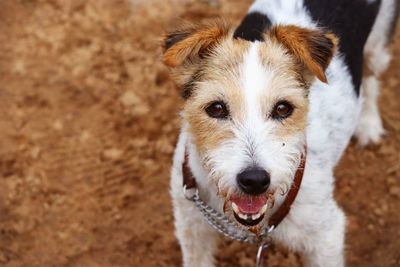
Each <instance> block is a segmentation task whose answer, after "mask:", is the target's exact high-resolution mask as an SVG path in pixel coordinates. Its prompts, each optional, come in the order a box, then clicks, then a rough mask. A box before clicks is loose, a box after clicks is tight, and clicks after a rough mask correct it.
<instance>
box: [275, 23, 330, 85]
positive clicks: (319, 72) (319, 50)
mask: <svg viewBox="0 0 400 267" xmlns="http://www.w3.org/2000/svg"><path fill="white" fill-rule="evenodd" d="M270 36H271V37H275V38H276V39H277V40H278V41H279V42H281V43H282V44H283V45H284V46H285V47H286V48H287V49H289V51H290V52H291V53H293V54H294V55H295V57H296V58H297V59H298V60H299V61H300V62H301V63H303V64H304V65H305V66H306V67H307V68H308V69H309V70H310V71H311V72H312V73H313V74H314V75H315V76H316V77H317V78H318V79H319V80H321V81H322V82H325V83H326V82H327V79H326V76H325V70H326V68H327V67H328V65H329V63H330V61H331V59H332V57H333V55H334V52H335V50H336V46H337V38H336V37H335V35H333V34H331V33H324V32H322V31H320V30H310V29H305V28H300V27H297V26H276V27H274V28H273V29H272V30H271V31H270Z"/></svg>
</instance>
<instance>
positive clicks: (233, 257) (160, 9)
mask: <svg viewBox="0 0 400 267" xmlns="http://www.w3.org/2000/svg"><path fill="white" fill-rule="evenodd" d="M228 2H229V4H228ZM250 3H251V1H249V0H242V1H240V0H231V1H228V0H221V1H217V0H214V1H210V0H208V1H193V0H165V1H161V0H148V1H145V0H141V1H140V0H132V1H131V3H128V2H125V1H123V0H112V1H109V0H71V1H62V0H58V1H56V0H54V1H51V0H19V1H13V0H2V1H0V17H1V23H0V266H7V267H22V266H29V267H51V266H56V267H61V266H64V267H84V266H85V267H100V266H101V267H108V266H114V267H133V266H144V267H150V266H157V267H166V266H179V265H180V262H181V254H180V250H179V246H178V243H177V241H176V240H175V237H174V235H173V218H172V211H171V204H170V198H169V192H168V191H169V188H168V184H169V170H170V165H171V156H172V153H173V149H174V144H175V142H176V138H177V134H178V129H179V119H178V111H179V108H180V105H181V103H182V102H181V100H180V97H179V92H178V89H177V88H176V87H175V85H174V84H173V82H172V81H171V79H170V77H169V75H168V72H167V70H166V68H165V67H164V66H163V65H162V64H161V62H160V48H159V37H160V36H161V35H162V33H163V32H164V31H165V30H166V29H167V28H170V27H171V26H172V25H176V24H177V21H178V20H177V17H179V18H183V19H185V20H191V21H200V20H203V19H208V18H213V17H216V16H219V15H221V16H223V17H225V18H227V19H230V20H232V21H233V22H235V23H237V22H238V21H239V20H240V18H241V17H242V16H243V15H244V14H245V12H246V10H247V7H248V6H249V5H250ZM393 48H394V49H393V50H394V60H393V62H392V65H391V67H390V70H389V71H388V72H387V73H386V74H385V76H384V78H383V90H382V96H381V101H380V103H381V109H382V111H383V119H384V124H385V128H386V129H387V134H386V137H385V139H384V140H383V142H382V144H380V145H375V146H370V147H368V148H366V149H359V148H357V147H356V146H355V145H354V144H352V145H351V146H350V147H349V149H348V151H347V153H346V156H345V157H344V158H343V160H342V161H341V164H340V165H339V166H338V167H337V170H336V177H337V190H336V197H337V200H338V201H339V203H340V205H341V206H342V207H343V208H344V210H345V212H346V214H347V216H348V228H347V229H348V235H347V261H348V263H349V266H363V267H372V266H374V267H389V266H400V215H399V210H400V152H399V151H400V105H399V100H400V61H399V58H400V35H399V34H397V36H396V42H395V44H394V46H393ZM221 246H222V249H223V250H224V253H220V254H219V255H218V260H219V266H223V267H227V266H230V267H232V266H233V267H237V266H254V265H253V264H254V254H255V248H254V247H250V246H247V245H241V244H238V243H236V242H231V241H225V242H223V244H222V245H221ZM267 262H268V266H270V267H277V266H287V267H298V266H300V264H299V260H298V256H296V255H295V254H293V253H291V252H288V251H286V250H285V249H284V248H281V247H275V248H273V249H272V250H271V251H270V253H269V254H268V260H267Z"/></svg>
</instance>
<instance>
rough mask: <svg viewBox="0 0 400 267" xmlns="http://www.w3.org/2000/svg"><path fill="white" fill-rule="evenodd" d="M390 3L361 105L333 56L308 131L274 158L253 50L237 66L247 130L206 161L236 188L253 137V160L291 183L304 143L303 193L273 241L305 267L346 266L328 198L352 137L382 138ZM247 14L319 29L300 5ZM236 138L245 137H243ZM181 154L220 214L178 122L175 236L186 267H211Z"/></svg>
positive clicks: (291, 0) (339, 224) (211, 239)
mask: <svg viewBox="0 0 400 267" xmlns="http://www.w3.org/2000/svg"><path fill="white" fill-rule="evenodd" d="M394 1H395V0H383V3H382V5H383V8H382V9H381V11H380V14H379V16H378V21H377V22H376V24H375V26H374V28H373V31H372V33H371V36H370V37H369V39H368V43H367V45H366V48H365V55H366V63H367V64H368V66H369V68H370V69H371V70H372V73H373V74H372V75H371V76H368V77H364V78H363V82H362V95H363V100H361V99H360V98H357V96H356V95H355V94H354V89H353V85H352V80H351V77H350V74H349V72H348V71H347V69H346V65H345V63H344V60H343V58H342V57H341V56H340V54H336V55H335V57H334V58H333V60H332V62H331V64H330V66H329V68H328V70H327V76H328V81H329V84H324V83H322V82H320V81H315V82H314V84H313V85H312V88H311V89H310V95H309V100H310V107H309V113H308V114H309V115H308V126H307V128H306V133H305V135H296V136H295V137H292V138H293V139H292V140H290V141H289V142H288V144H287V145H286V149H287V151H290V150H291V149H293V154H292V157H293V158H292V159H284V158H282V157H284V155H286V156H287V155H288V154H291V153H290V152H288V153H286V154H282V155H281V156H279V155H280V154H279V151H280V148H278V147H277V144H276V143H277V142H274V140H273V139H272V140H271V139H268V138H269V136H264V135H262V134H259V132H260V131H262V130H264V132H265V128H263V127H268V126H266V125H265V124H263V122H262V121H261V119H260V114H259V112H258V109H257V108H256V107H257V105H258V104H257V99H258V96H259V94H260V90H261V89H262V88H263V90H265V88H266V87H268V83H269V76H268V75H266V73H268V70H266V69H263V66H262V65H261V64H259V59H258V54H257V53H255V51H256V49H257V46H258V42H254V43H252V44H251V48H250V49H249V51H248V52H247V54H246V56H245V59H244V62H243V63H242V66H241V84H242V89H243V90H244V92H245V97H246V101H247V107H249V108H248V110H247V112H246V116H247V117H246V118H247V119H248V120H247V121H248V124H247V125H243V128H242V129H241V131H240V132H238V133H237V134H236V136H237V138H235V139H233V140H234V141H231V143H227V144H224V145H223V146H221V147H220V148H217V149H215V150H214V151H213V152H212V153H213V154H212V155H210V157H209V158H211V161H212V162H211V165H212V166H213V167H214V171H215V172H218V173H219V174H223V175H222V178H221V180H220V182H219V183H222V184H221V186H223V187H225V188H230V187H232V188H233V187H235V184H234V183H235V178H234V177H235V176H236V175H237V173H238V172H239V171H240V170H241V169H243V167H245V166H246V164H247V163H248V160H250V159H249V158H246V155H244V153H243V150H245V149H243V146H244V145H243V143H244V142H246V140H245V139H246V138H247V137H248V135H251V138H252V140H253V141H254V143H255V147H256V148H257V150H256V153H255V155H256V156H255V157H256V159H255V160H257V162H258V163H259V164H260V165H261V166H263V167H265V168H266V169H268V168H271V166H274V167H273V169H268V170H269V172H283V173H284V172H286V173H285V174H282V175H280V174H279V173H278V175H273V176H275V177H283V178H282V179H287V178H285V177H292V176H293V174H294V172H295V171H296V167H297V166H298V163H299V159H300V153H299V151H301V148H299V147H298V146H301V145H302V144H304V141H305V140H306V142H307V146H308V149H307V151H308V156H307V162H306V167H305V173H304V178H303V183H302V186H301V189H300V191H299V194H298V196H297V199H296V201H295V202H294V203H293V206H292V209H291V212H290V213H289V214H288V216H287V217H286V218H285V220H284V221H283V222H282V223H281V224H280V225H279V227H277V229H276V230H275V231H274V232H273V235H272V237H273V239H274V241H276V242H279V243H282V244H284V245H285V246H287V247H289V248H290V249H291V250H294V251H298V252H300V253H301V254H302V256H303V259H304V263H305V266H309V267H341V266H344V265H345V263H344V234H345V224H346V223H345V216H344V214H343V212H342V210H341V209H340V208H339V207H338V205H337V204H336V202H335V200H334V199H333V196H332V194H333V183H334V178H333V168H334V166H335V165H336V164H337V162H338V160H339V159H340V157H341V155H342V153H343V151H344V150H345V148H346V146H347V144H348V142H349V140H350V138H351V136H352V135H353V133H354V132H355V134H356V136H357V137H358V138H359V142H360V143H361V144H363V145H365V144H367V143H368V142H370V141H373V142H377V141H379V138H380V137H381V135H382V133H383V127H382V122H381V119H380V116H379V113H378V109H377V104H376V100H377V99H376V98H377V95H378V89H379V83H378V77H379V75H380V74H381V73H382V72H383V71H384V70H385V69H386V67H387V65H388V62H389V58H390V57H389V54H388V53H387V50H386V43H387V42H386V40H385V38H386V35H385V31H387V30H388V21H390V17H388V16H386V15H385V14H386V13H387V14H390V12H387V11H388V10H389V9H390V8H391V7H393V5H394ZM250 10H251V11H259V12H261V13H264V14H267V15H268V17H269V18H270V19H271V20H272V22H273V24H275V23H276V22H279V23H282V24H295V25H299V26H304V27H308V28H315V27H316V25H315V23H314V22H313V21H312V20H311V18H310V16H309V15H308V14H307V11H306V10H305V9H304V8H303V5H302V1H300V0H285V1H276V0H258V1H256V2H255V3H254V4H253V6H252V7H251V8H250ZM270 75H273V74H272V73H270ZM249 88H251V90H250V89H249ZM250 107H252V108H250ZM361 110H362V112H361ZM360 114H361V118H360ZM357 125H358V126H357ZM356 126H357V130H356ZM271 127H272V126H271ZM355 130H356V131H355ZM241 136H247V137H246V138H241ZM291 146H293V148H292V147H291ZM185 148H186V149H187V151H188V154H189V166H190V168H191V170H192V172H193V174H194V176H195V177H196V180H197V183H198V187H199V191H200V194H201V197H202V198H203V199H204V200H206V201H207V203H208V204H209V205H211V206H213V207H214V208H215V209H217V210H219V211H221V212H222V209H223V204H224V200H223V199H221V198H220V197H218V196H217V186H216V185H215V184H214V183H211V182H210V181H209V179H208V177H209V173H208V171H207V170H206V169H204V167H203V166H204V165H203V164H202V162H201V159H200V156H199V153H198V151H197V149H196V146H195V145H194V142H193V141H192V136H191V135H190V133H189V131H188V124H187V122H186V121H183V125H182V130H181V133H180V137H179V141H178V144H177V148H176V151H175V156H174V163H173V169H172V180H171V193H172V197H173V204H174V215H175V227H176V235H177V237H178V239H179V242H180V245H181V248H182V253H183V264H184V266H186V267H212V266H214V264H215V263H214V256H213V255H214V253H215V251H216V248H217V233H216V231H215V230H213V229H212V228H211V227H210V226H209V225H208V224H207V222H206V221H205V219H204V218H203V216H202V215H201V213H200V212H199V211H198V210H197V209H196V207H195V206H194V205H193V203H192V202H190V201H188V200H186V198H185V197H184V195H183V192H182V179H183V178H182V162H183V159H184V153H185ZM287 151H286V152H287ZM251 160H254V159H251ZM288 172H289V173H288ZM274 182H276V183H280V182H283V183H285V182H287V181H285V180H281V181H279V180H278V181H276V180H275V181H274ZM281 201H282V199H279V198H278V199H277V205H278V206H279V204H280V203H281Z"/></svg>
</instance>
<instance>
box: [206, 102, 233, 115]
mask: <svg viewBox="0 0 400 267" xmlns="http://www.w3.org/2000/svg"><path fill="white" fill-rule="evenodd" d="M206 112H207V114H208V116H210V117H211V118H216V119H225V118H226V117H228V115H229V111H228V109H227V108H226V105H225V103H224V102H221V101H216V102H213V103H211V104H210V105H209V106H208V107H207V108H206Z"/></svg>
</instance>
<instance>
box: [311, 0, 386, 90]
mask: <svg viewBox="0 0 400 267" xmlns="http://www.w3.org/2000/svg"><path fill="white" fill-rule="evenodd" d="M304 4H305V6H306V7H307V9H308V10H309V12H310V14H311V16H312V18H313V20H314V21H317V22H318V23H319V26H321V27H323V28H325V29H327V30H330V31H332V32H333V33H334V34H335V35H336V36H338V37H339V51H340V52H341V54H342V55H343V56H344V58H345V61H346V63H347V65H348V67H349V70H350V74H351V76H352V79H353V84H354V89H355V91H356V93H357V95H359V94H360V85H361V78H362V70H363V51H364V46H365V43H366V42H367V39H368V36H369V34H370V32H371V30H372V26H373V25H374V22H375V19H376V16H377V14H378V11H379V7H380V4H381V0H377V1H375V2H373V3H368V2H367V1H365V0H304Z"/></svg>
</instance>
